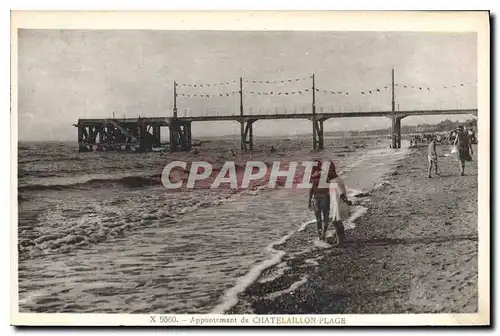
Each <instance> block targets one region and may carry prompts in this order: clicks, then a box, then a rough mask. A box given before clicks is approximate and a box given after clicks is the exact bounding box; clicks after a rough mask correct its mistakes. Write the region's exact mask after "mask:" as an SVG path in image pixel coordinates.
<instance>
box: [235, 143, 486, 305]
mask: <svg viewBox="0 0 500 336" xmlns="http://www.w3.org/2000/svg"><path fill="white" fill-rule="evenodd" d="M426 150H427V149H426V148H425V147H421V148H415V149H412V150H411V153H410V155H408V156H407V157H406V158H404V159H403V160H402V161H400V162H399V164H398V166H397V167H396V169H395V171H394V172H393V173H391V174H390V175H389V176H387V178H386V179H385V180H386V182H385V183H383V184H382V186H380V187H379V188H377V189H375V190H372V191H371V192H370V193H369V194H368V195H365V196H364V197H359V198H356V200H355V201H356V203H358V204H364V205H367V206H368V211H367V213H366V214H365V215H364V216H362V217H361V218H359V219H358V220H357V221H356V227H355V228H354V229H352V230H348V231H346V246H345V247H344V248H342V249H340V248H325V249H321V248H316V249H313V250H312V251H308V252H306V253H302V254H298V255H297V254H294V256H293V257H292V256H291V254H287V255H286V256H285V257H284V258H283V260H282V262H281V266H282V269H283V270H284V271H283V272H281V274H280V275H279V276H274V277H271V278H270V279H269V280H262V279H263V278H265V277H266V276H269V274H270V272H271V271H270V270H267V271H265V272H263V274H262V275H261V279H260V281H257V282H255V283H254V284H252V285H251V286H250V287H248V288H247V290H246V291H245V292H244V293H242V294H241V295H240V296H239V299H240V300H239V302H238V304H237V305H236V306H235V307H233V309H231V311H230V313H250V312H253V313H256V314H306V313H316V314H334V313H346V314H347V313H473V312H476V311H477V307H478V302H477V301H478V293H477V290H478V286H477V282H478V273H477V269H478V258H477V251H478V236H477V216H478V214H477V156H476V155H474V160H475V161H474V162H469V163H468V164H467V166H466V176H463V177H462V176H460V173H459V167H458V163H457V159H456V156H455V155H453V154H452V155H450V156H443V154H444V153H450V148H449V147H448V146H440V147H438V153H439V155H440V156H441V157H440V158H439V166H440V171H441V176H439V177H433V178H431V179H429V178H428V177H427V151H426ZM475 154H476V153H475ZM348 187H349V186H348ZM315 231H316V229H315V225H309V226H307V227H306V229H305V230H304V231H302V232H298V233H297V234H295V235H294V236H293V237H291V238H290V239H289V240H288V241H287V242H285V243H284V244H283V245H281V246H275V248H276V249H279V250H285V251H294V250H297V247H298V246H300V245H301V244H310V241H311V238H312V237H314V235H315V234H316V232H315ZM331 239H332V238H330V240H331ZM292 254H293V253H292Z"/></svg>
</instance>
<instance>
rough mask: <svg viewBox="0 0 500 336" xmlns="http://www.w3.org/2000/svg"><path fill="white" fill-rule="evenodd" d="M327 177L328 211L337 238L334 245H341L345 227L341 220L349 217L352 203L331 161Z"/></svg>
mask: <svg viewBox="0 0 500 336" xmlns="http://www.w3.org/2000/svg"><path fill="white" fill-rule="evenodd" d="M328 177H329V178H330V179H329V181H330V196H331V204H330V213H331V214H332V223H333V226H334V227H335V235H336V238H337V243H336V244H335V245H336V246H342V245H343V244H344V240H345V232H344V231H345V228H344V223H343V222H344V221H346V220H347V219H349V215H350V211H349V207H350V206H351V205H352V202H351V201H349V200H348V199H347V191H346V187H345V184H344V181H343V180H342V179H341V178H340V176H338V175H337V172H336V170H335V165H334V164H333V162H332V165H331V166H330V172H329V174H328ZM327 228H328V227H326V228H325V229H324V232H323V237H325V236H326V230H327ZM323 239H324V238H323Z"/></svg>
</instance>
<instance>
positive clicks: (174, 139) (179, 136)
mask: <svg viewBox="0 0 500 336" xmlns="http://www.w3.org/2000/svg"><path fill="white" fill-rule="evenodd" d="M169 128H170V151H171V152H177V151H188V150H190V149H191V146H192V133H191V122H182V121H179V120H172V124H171V125H170V126H169Z"/></svg>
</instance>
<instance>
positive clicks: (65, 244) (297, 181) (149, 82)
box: [11, 12, 490, 326]
mask: <svg viewBox="0 0 500 336" xmlns="http://www.w3.org/2000/svg"><path fill="white" fill-rule="evenodd" d="M393 14H394V18H393V17H392V16H390V15H389V14H386V15H387V17H386V18H385V19H383V18H382V17H380V18H377V15H381V16H382V15H383V14H382V13H378V14H377V13H371V14H369V15H368V14H366V15H367V16H366V18H367V19H366V20H369V19H373V22H374V24H372V25H369V24H368V21H366V22H365V19H364V18H365V17H364V16H362V15H361V14H359V15H356V14H352V13H351V14H348V13H331V15H337V16H342V15H353V20H352V21H350V23H349V25H350V26H349V27H359V28H352V29H347V28H348V27H347V28H346V27H340V28H339V29H334V28H333V26H332V28H328V27H329V26H328V25H327V26H326V28H324V29H319V28H318V29H315V28H314V25H313V26H312V27H311V28H310V29H303V28H300V27H304V25H305V23H304V24H303V25H302V24H301V21H300V20H301V19H300V16H298V15H299V14H290V15H291V17H290V18H289V20H288V21H292V23H289V24H288V25H283V26H279V22H281V21H280V20H284V18H286V15H285V14H284V13H281V14H280V13H275V14H274V15H273V14H272V13H268V14H260V15H261V16H262V17H261V20H262V21H260V22H262V28H261V29H255V28H254V29H244V27H245V22H246V23H248V22H250V23H255V22H256V21H255V20H257V19H258V17H259V14H250V16H248V15H247V16H244V15H245V14H244V12H243V13H241V15H243V16H244V17H243V18H242V19H241V26H234V27H232V29H229V28H228V29H221V28H219V27H220V25H216V28H212V29H211V28H210V25H209V24H208V23H212V24H214V25H215V23H216V22H217V19H216V16H215V14H214V13H212V14H209V13H207V14H206V20H207V22H208V23H207V24H206V25H205V26H204V27H201V28H200V27H198V26H197V27H194V28H193V29H188V28H187V24H188V23H185V24H184V25H179V28H178V29H168V27H167V28H164V29H160V28H148V27H144V28H141V29H139V28H137V27H136V26H134V25H133V24H131V25H130V28H129V27H128V26H127V20H125V19H123V20H122V21H123V27H121V29H118V28H116V27H115V28H113V27H112V26H110V27H109V28H106V27H104V26H103V25H101V26H99V25H97V26H96V27H94V28H92V27H90V26H88V25H91V24H92V20H89V21H85V22H86V25H87V26H86V27H83V26H81V27H78V26H71V25H64V24H59V25H56V24H55V23H54V25H53V26H52V27H49V26H50V25H45V26H41V27H40V28H33V25H31V24H30V25H28V26H27V27H23V26H22V25H20V26H19V27H14V28H13V30H12V36H13V39H14V40H15V43H14V44H13V51H12V53H13V54H15V59H14V60H13V63H12V64H13V65H12V71H13V72H15V80H14V81H13V84H12V90H13V91H15V93H13V99H14V98H15V102H14V101H13V104H12V105H13V107H12V108H13V113H12V119H13V120H12V125H13V129H12V131H11V132H12V135H13V137H12V141H11V142H12V144H11V146H12V147H13V153H15V157H13V158H12V160H13V161H16V162H14V163H13V164H14V166H13V167H15V169H14V170H12V172H11V178H13V179H15V181H17V182H15V183H14V185H16V184H17V187H16V188H15V189H14V190H12V195H14V199H13V203H15V204H13V207H14V208H15V211H14V212H13V213H12V216H13V217H14V218H13V219H12V224H11V225H12V231H13V235H15V237H14V240H13V241H12V242H11V250H12V251H14V252H13V253H15V255H13V259H14V260H13V265H15V270H16V274H11V276H12V277H15V279H16V282H17V285H16V286H17V292H16V293H15V296H16V303H15V305H16V307H15V309H17V310H16V311H15V312H11V314H12V315H11V323H13V324H17V325H23V324H33V323H35V324H38V323H41V324H43V322H40V321H42V317H40V319H38V320H36V319H35V318H36V316H37V315H40V316H43V318H45V317H47V319H51V321H56V320H54V319H53V318H55V317H56V316H64V315H59V314H71V316H73V314H76V315H75V316H77V315H78V314H81V316H82V317H81V319H82V320H79V323H80V324H82V323H83V324H92V323H94V322H95V321H93V320H91V319H90V317H89V320H88V322H85V316H87V315H85V314H97V315H96V316H101V320H100V321H101V322H99V323H100V324H108V323H109V324H122V325H123V324H125V325H126V324H130V323H132V324H141V325H157V326H167V325H171V326H172V325H202V326H203V325H207V326H208V325H220V326H224V325H266V326H270V325H290V326H292V325H311V326H341V325H359V324H361V325H376V324H380V323H385V322H381V321H385V320H384V316H388V315H392V316H393V317H392V321H387V323H389V324H398V323H402V324H404V321H403V320H401V321H398V320H397V319H398V318H397V317H394V315H393V314H402V317H401V318H402V319H405V318H408V319H410V320H408V321H410V322H406V324H420V325H422V324H426V322H428V321H431V320H430V319H431V318H432V316H435V318H436V320H432V321H434V322H433V323H434V324H462V323H464V324H469V325H475V324H483V325H485V324H489V321H490V320H489V319H490V317H489V316H490V315H489V314H490V313H489V311H490V306H489V285H490V284H489V255H487V254H488V253H489V252H488V251H489V242H490V239H489V227H490V223H489V201H488V195H489V155H490V154H489V147H490V135H489V114H490V111H489V105H488V104H489V92H488V93H486V94H485V91H489V58H488V57H489V49H488V48H489V23H488V22H489V16H488V13H487V12H462V13H458V12H457V13H454V14H453V15H456V17H454V19H453V20H450V22H451V21H453V22H454V24H455V26H456V28H457V29H456V30H454V29H453V28H449V29H447V30H443V29H439V28H436V29H435V30H433V29H432V24H433V23H436V22H442V21H443V20H447V13H442V14H435V13H434V15H442V17H441V18H439V19H438V18H436V16H432V15H433V14H432V13H428V17H427V15H426V14H424V13H421V15H420V16H416V17H414V18H412V17H411V14H408V13H407V15H408V19H404V16H401V17H400V16H398V14H397V12H396V13H393ZM18 15H19V16H22V15H23V13H18ZM40 15H42V14H40ZM47 15H49V16H50V14H47ZM54 15H55V14H54ZM61 15H63V14H61ZM82 15H84V14H83V13H82ZM102 15H103V18H101V21H106V16H105V15H106V14H102ZM109 15H120V13H114V14H113V13H109ZM129 15H130V13H129ZM138 15H139V14H138ZM143 15H147V14H143ZM156 15H157V16H156V19H151V20H152V21H154V20H157V19H158V16H161V14H160V13H157V14H156ZM165 15H166V16H165V19H164V21H168V15H169V14H168V13H165ZM170 15H173V14H170ZM193 15H194V14H193ZM197 15H202V14H200V13H198V14H197ZM234 15H238V14H234ZM252 15H256V16H255V17H252ZM293 15H297V17H294V16H293ZM310 15H314V14H310ZM318 15H319V14H318ZM324 15H326V14H324ZM450 15H451V14H450ZM41 17H43V15H42V16H41ZM53 17H56V16H53ZM197 17H198V16H196V17H194V16H193V18H192V19H191V21H195V20H196V18H197ZM184 18H185V19H186V20H187V21H186V22H189V14H186V16H184V17H183V19H184ZM224 18H225V17H224V16H223V17H222V18H221V21H220V22H225V21H224V20H225V19H224ZM319 18H321V20H326V18H325V17H323V16H319V17H318V20H319ZM14 19H15V17H14ZM393 19H394V20H393ZM47 20H49V17H47ZM332 20H333V19H332ZM332 20H330V21H329V22H331V21H332ZM385 20H388V21H385ZM391 20H393V21H394V22H396V21H398V20H400V21H401V20H403V21H406V20H408V22H410V23H409V25H410V26H411V27H417V26H418V27H420V26H421V27H422V29H421V30H419V29H415V28H412V29H409V30H408V31H406V30H404V29H405V28H404V26H401V27H400V28H397V29H398V30H396V29H388V28H387V27H388V26H387V25H385V26H384V25H382V24H381V27H380V29H379V28H378V26H377V22H378V23H383V22H386V23H387V22H389V23H391V22H392V21H391ZM419 20H420V21H419ZM426 20H429V21H428V24H426ZM160 21H161V20H160ZM226 21H227V20H226ZM293 21H295V22H296V25H297V28H294V29H292V28H291V27H293ZM333 21H334V20H333ZM82 22H84V21H83V20H82ZM266 22H267V23H269V22H270V23H273V22H274V23H275V24H276V26H273V28H269V29H267V28H266V27H267V26H266V25H265V24H266ZM303 22H311V20H310V19H308V20H305V19H304V21H303ZM318 22H319V21H318ZM418 22H421V24H419V25H417V23H418ZM461 22H462V23H461ZM356 24H358V25H359V26H356ZM362 24H366V25H367V26H362ZM319 26H320V25H319V23H318V27H319ZM393 26H397V25H396V23H394V24H393ZM455 26H450V27H455ZM214 27H215V26H214ZM241 27H242V28H241ZM384 27H385V29H384ZM485 36H486V37H485ZM481 199H483V200H484V201H483V202H480V200H481ZM352 314H361V315H363V316H364V315H366V318H367V319H368V318H370V316H371V319H369V320H366V322H363V321H362V318H363V317H359V319H360V320H359V321H358V320H357V318H358V317H356V318H354V317H353V316H354V315H352ZM374 314H377V315H376V316H375V315H374ZM457 314H458V316H463V319H462V320H461V319H460V318H457V317H454V316H455V315H457ZM423 315H425V316H428V319H427V320H422V321H420V322H417V320H418V316H423ZM23 316H26V319H24V318H23ZM107 316H111V317H109V318H108V317H107ZM120 316H122V317H123V320H120V319H119V318H120ZM356 316H359V315H356ZM429 316H431V317H429ZM439 316H441V317H442V318H443V320H442V322H439V321H440V320H437V318H439ZM446 316H448V317H447V318H446ZM29 318H31V319H35V320H32V321H38V322H29ZM60 318H61V322H60V323H61V324H65V325H67V324H68V323H69V324H72V323H75V322H74V321H73V322H71V321H69V322H68V320H64V321H63V317H60ZM77 318H78V316H77ZM127 319H128V321H127ZM23 321H25V322H23ZM75 321H76V320H75ZM118 321H120V322H119V323H118ZM53 323H55V324H57V322H53Z"/></svg>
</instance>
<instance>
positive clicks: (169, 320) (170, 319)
mask: <svg viewBox="0 0 500 336" xmlns="http://www.w3.org/2000/svg"><path fill="white" fill-rule="evenodd" d="M149 322H150V323H163V324H174V323H177V317H175V316H172V315H151V316H150V317H149Z"/></svg>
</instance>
